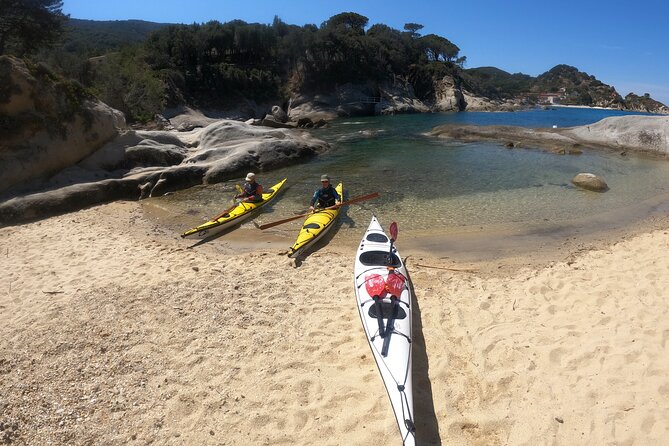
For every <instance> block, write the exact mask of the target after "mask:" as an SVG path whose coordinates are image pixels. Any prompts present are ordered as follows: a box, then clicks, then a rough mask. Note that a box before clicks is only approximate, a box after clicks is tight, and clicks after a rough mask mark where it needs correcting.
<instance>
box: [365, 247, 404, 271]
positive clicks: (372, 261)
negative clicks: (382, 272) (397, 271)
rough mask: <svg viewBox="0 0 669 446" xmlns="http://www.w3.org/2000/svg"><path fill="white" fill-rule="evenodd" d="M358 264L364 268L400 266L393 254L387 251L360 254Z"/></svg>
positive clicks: (398, 260)
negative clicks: (364, 266)
mask: <svg viewBox="0 0 669 446" xmlns="http://www.w3.org/2000/svg"><path fill="white" fill-rule="evenodd" d="M359 259H360V263H362V264H363V265H366V266H392V267H394V268H398V267H400V266H402V262H401V261H400V258H399V257H397V254H395V253H392V254H391V253H389V252H388V251H366V252H363V253H362V254H360V257H359Z"/></svg>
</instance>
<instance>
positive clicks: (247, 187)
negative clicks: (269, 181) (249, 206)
mask: <svg viewBox="0 0 669 446" xmlns="http://www.w3.org/2000/svg"><path fill="white" fill-rule="evenodd" d="M235 198H239V199H240V201H262V186H261V185H260V184H259V183H258V182H257V181H256V174H255V173H253V172H249V173H248V174H246V183H244V189H243V191H242V193H241V194H237V195H235Z"/></svg>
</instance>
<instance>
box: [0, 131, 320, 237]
mask: <svg viewBox="0 0 669 446" xmlns="http://www.w3.org/2000/svg"><path fill="white" fill-rule="evenodd" d="M327 147H328V145H327V144H326V143H324V142H323V141H320V140H318V139H315V138H313V137H312V136H311V135H310V134H309V133H307V132H302V131H297V130H284V129H270V128H263V127H257V126H251V125H248V124H245V123H242V122H238V121H228V120H221V121H216V122H214V123H212V124H210V125H209V126H207V127H205V128H201V129H196V130H193V131H191V132H166V131H132V130H131V131H128V132H126V133H124V134H123V135H121V136H120V137H119V138H117V139H115V140H114V141H112V142H109V143H108V144H106V145H105V146H103V147H102V148H101V149H99V150H98V151H96V152H95V153H93V154H92V155H90V156H89V157H88V158H87V159H85V160H82V161H81V162H79V163H77V164H76V165H72V166H70V167H68V168H66V169H64V170H62V171H61V172H59V173H58V174H56V175H54V176H53V177H52V178H50V179H49V180H48V181H45V182H41V183H40V184H36V185H34V186H35V188H38V190H42V191H44V192H36V191H35V190H32V191H28V190H26V189H23V190H14V191H13V193H12V195H10V196H8V195H6V196H5V197H6V198H8V199H7V201H5V202H4V203H2V204H0V224H10V223H16V222H21V221H26V220H29V219H35V218H40V217H44V216H48V215H53V214H56V213H62V212H67V211H72V210H77V209H81V208H83V207H85V206H90V205H93V204H97V203H102V202H106V201H111V200H117V199H137V198H139V197H146V196H147V195H148V194H150V195H151V196H154V197H155V196H159V195H162V194H164V193H166V192H171V191H174V190H177V189H183V188H187V187H191V186H193V185H197V184H203V183H204V184H208V183H217V182H221V181H225V180H228V179H231V178H235V177H236V176H241V175H243V174H244V173H245V172H247V171H248V170H255V171H267V170H271V169H275V168H277V167H281V166H285V165H288V164H291V163H296V162H299V161H300V160H301V159H304V158H306V157H311V156H313V155H315V154H317V153H319V152H322V151H324V150H326V149H327ZM45 190H46V191H45Z"/></svg>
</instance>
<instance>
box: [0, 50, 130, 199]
mask: <svg viewBox="0 0 669 446" xmlns="http://www.w3.org/2000/svg"><path fill="white" fill-rule="evenodd" d="M0 79H3V82H2V84H3V85H2V87H0V88H1V90H0V116H2V119H0V133H1V134H2V138H0V192H2V191H5V190H7V189H8V188H10V187H12V186H15V185H17V184H21V183H24V182H27V181H30V180H34V179H36V178H41V177H46V176H49V175H52V174H54V173H56V172H58V171H60V170H62V169H64V168H66V167H68V166H70V165H72V164H75V163H77V162H79V161H81V160H83V159H84V158H86V157H87V156H89V155H90V154H92V153H93V152H95V151H96V150H97V149H99V148H100V147H101V146H102V145H103V144H105V143H106V142H107V141H109V140H111V139H113V138H114V137H116V136H117V135H118V134H119V132H120V131H121V130H122V129H124V128H125V119H124V117H123V114H122V113H121V112H119V111H118V110H114V109H113V108H111V107H109V106H107V105H106V104H103V103H102V102H100V101H98V100H96V99H95V98H93V97H92V96H90V95H89V94H87V93H86V92H85V91H84V89H83V88H82V87H81V86H80V85H79V84H77V83H75V82H73V81H66V80H61V79H58V78H57V77H56V76H54V75H53V74H52V73H50V72H49V71H48V70H47V69H46V68H44V67H41V66H29V65H27V64H26V63H25V62H24V61H22V60H20V59H17V58H14V57H11V56H2V57H0Z"/></svg>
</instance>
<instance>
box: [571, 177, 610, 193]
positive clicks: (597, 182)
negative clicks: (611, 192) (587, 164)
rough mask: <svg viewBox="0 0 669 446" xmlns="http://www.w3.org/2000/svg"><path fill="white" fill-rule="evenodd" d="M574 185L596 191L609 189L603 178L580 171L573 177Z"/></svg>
mask: <svg viewBox="0 0 669 446" xmlns="http://www.w3.org/2000/svg"><path fill="white" fill-rule="evenodd" d="M571 182H572V183H574V185H576V186H578V187H581V188H583V189H587V190H591V191H594V192H605V191H607V190H608V189H609V186H608V185H607V184H606V181H604V179H603V178H600V177H598V176H597V175H595V174H593V173H579V174H577V175H576V176H575V177H574V178H572V179H571Z"/></svg>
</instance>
